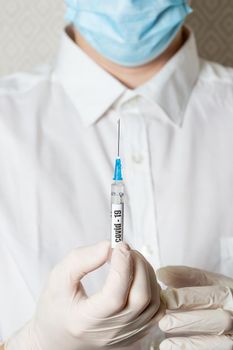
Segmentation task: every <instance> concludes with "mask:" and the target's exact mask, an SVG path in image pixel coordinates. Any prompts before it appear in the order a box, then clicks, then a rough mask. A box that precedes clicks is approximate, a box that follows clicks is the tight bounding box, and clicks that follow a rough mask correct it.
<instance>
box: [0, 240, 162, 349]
mask: <svg viewBox="0 0 233 350" xmlns="http://www.w3.org/2000/svg"><path fill="white" fill-rule="evenodd" d="M110 252H111V249H110V243H109V242H101V243H99V244H97V245H94V246H89V247H84V248H78V249H76V250H74V251H73V252H72V253H71V254H70V255H69V256H68V257H67V258H65V260H64V261H63V262H61V263H60V264H58V265H57V266H56V267H55V268H54V269H53V271H52V272H51V274H50V277H49V281H48V284H47V287H46V288H45V290H44V292H43V294H42V296H41V298H40V300H39V303H38V307H37V311H36V313H35V316H34V317H33V319H32V320H31V321H30V322H29V323H28V324H27V325H26V326H25V327H24V328H23V329H21V330H20V331H19V332H18V333H17V334H15V335H13V336H12V337H11V339H9V340H8V341H7V343H6V344H5V349H6V350H90V349H104V348H105V347H106V348H108V349H111V348H113V347H116V346H125V345H128V344H131V343H133V342H135V341H136V340H138V339H140V338H142V337H143V336H144V335H145V334H146V333H147V332H148V330H149V328H150V327H151V326H152V325H154V324H156V322H157V317H159V308H160V289H159V286H158V284H157V282H156V278H155V274H154V271H153V269H152V267H151V266H150V265H149V264H148V263H147V262H146V260H145V259H144V258H142V256H141V255H139V253H137V252H134V251H130V248H129V247H128V246H127V245H126V244H121V245H119V246H118V247H117V248H115V249H114V251H113V252H112V257H111V265H110V271H109V274H108V277H107V280H106V283H105V285H104V286H103V288H102V289H101V290H100V291H99V292H98V293H97V294H95V295H93V296H90V297H88V296H87V295H86V293H85V290H84V288H83V286H82V283H81V282H80V281H81V279H82V278H83V277H84V276H85V275H86V274H87V273H90V272H91V271H93V270H95V269H97V268H98V267H100V266H101V265H103V264H104V263H105V262H106V261H107V260H108V256H109V253H110Z"/></svg>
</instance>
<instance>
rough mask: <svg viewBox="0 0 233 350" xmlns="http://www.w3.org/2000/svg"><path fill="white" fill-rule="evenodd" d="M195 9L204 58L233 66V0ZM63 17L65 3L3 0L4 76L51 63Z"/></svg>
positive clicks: (0, 46) (0, 56) (200, 2)
mask: <svg viewBox="0 0 233 350" xmlns="http://www.w3.org/2000/svg"><path fill="white" fill-rule="evenodd" d="M155 1H156V0H155ZM193 7H194V9H195V12H194V14H192V15H191V17H190V18H189V20H188V23H189V24H190V25H191V27H192V28H194V30H195V32H196V36H197V40H198V47H199V52H200V53H201V55H202V56H204V57H206V58H208V59H211V60H215V61H218V62H221V63H223V64H226V65H231V66H233V0H193ZM63 13H64V5H63V0H39V1H38V0H0V75H5V74H9V73H12V72H14V71H17V70H24V69H30V68H31V67H32V66H34V65H37V64H40V63H41V62H45V61H49V60H50V59H51V58H52V57H53V55H54V53H55V52H56V48H57V45H58V42H59V35H60V31H61V29H62V27H63Z"/></svg>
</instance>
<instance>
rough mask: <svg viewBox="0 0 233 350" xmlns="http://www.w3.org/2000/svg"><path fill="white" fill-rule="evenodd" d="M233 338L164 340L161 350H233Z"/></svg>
mask: <svg viewBox="0 0 233 350" xmlns="http://www.w3.org/2000/svg"><path fill="white" fill-rule="evenodd" d="M232 346H233V340H232V337H228V336H225V335H222V336H193V337H188V338H185V337H177V338H169V339H166V340H164V341H163V342H162V343H161V344H160V350H181V349H182V350H232Z"/></svg>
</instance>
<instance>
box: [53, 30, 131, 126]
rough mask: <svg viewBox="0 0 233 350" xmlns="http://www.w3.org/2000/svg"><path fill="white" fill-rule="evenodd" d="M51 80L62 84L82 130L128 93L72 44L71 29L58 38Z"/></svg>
mask: <svg viewBox="0 0 233 350" xmlns="http://www.w3.org/2000/svg"><path fill="white" fill-rule="evenodd" d="M53 79H54V80H56V81H59V82H60V83H61V85H62V86H63V88H64V89H65V91H66V93H67V94H68V96H69V97H70V99H71V101H72V103H73V105H74V106H75V108H76V109H77V110H78V113H79V115H80V117H81V118H82V121H83V124H84V125H85V126H89V125H91V124H93V123H94V122H96V121H97V120H98V119H99V118H100V117H101V116H102V115H103V114H104V113H105V112H106V111H107V110H108V109H109V108H110V107H111V106H112V104H113V103H114V102H115V101H116V100H117V99H118V98H119V97H120V96H121V95H122V94H123V93H124V92H125V90H127V88H126V87H125V86H124V85H123V84H121V83H120V82H119V81H118V80H117V79H115V78H114V77H113V76H111V75H110V74H108V73H107V72H106V71H105V70H104V69H102V68H101V67H100V66H99V65H97V64H96V63H95V62H94V61H93V60H92V59H91V58H90V57H89V56H88V55H86V54H85V53H84V52H83V51H82V50H81V49H80V48H79V47H78V45H76V44H75V42H74V41H73V40H72V29H71V28H70V27H67V28H66V30H65V31H64V33H63V35H62V38H61V43H60V50H59V52H58V55H57V57H56V58H55V62H54V68H53Z"/></svg>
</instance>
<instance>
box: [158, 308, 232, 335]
mask: <svg viewBox="0 0 233 350" xmlns="http://www.w3.org/2000/svg"><path fill="white" fill-rule="evenodd" d="M159 327H160V329H161V330H162V331H163V332H165V333H171V334H184V335H186V334H190V335H191V334H198V333H199V334H200V333H202V334H213V335H221V334H229V333H232V330H233V326H232V315H231V313H230V312H228V311H225V310H222V309H218V310H200V311H199V310H198V311H188V312H176V313H175V312H174V313H169V314H167V315H165V316H164V317H163V318H162V319H161V320H160V322H159Z"/></svg>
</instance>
